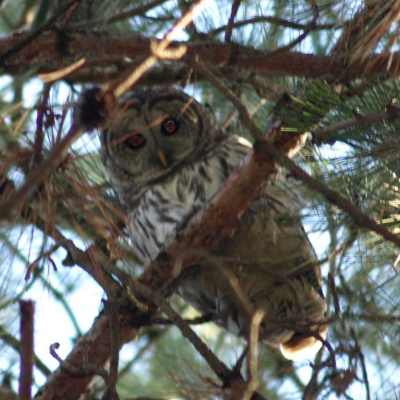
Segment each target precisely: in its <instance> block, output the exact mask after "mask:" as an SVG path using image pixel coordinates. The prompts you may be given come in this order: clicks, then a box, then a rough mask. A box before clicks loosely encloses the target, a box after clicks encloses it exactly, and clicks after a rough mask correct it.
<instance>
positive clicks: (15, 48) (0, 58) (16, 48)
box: [0, 0, 80, 65]
mask: <svg viewBox="0 0 400 400" xmlns="http://www.w3.org/2000/svg"><path fill="white" fill-rule="evenodd" d="M79 1H80V0H72V1H70V2H69V3H67V4H66V5H64V7H61V8H60V9H59V10H58V11H57V13H56V14H55V15H54V16H52V17H51V18H50V19H49V20H48V21H47V22H46V23H45V24H44V25H43V26H41V27H40V28H39V29H37V30H36V31H34V32H32V33H29V34H28V35H21V37H20V38H17V41H16V42H15V44H13V45H12V46H11V47H8V48H7V49H6V50H5V51H0V54H1V55H0V65H4V64H5V63H6V61H7V60H8V59H9V58H11V57H12V56H14V55H15V54H18V53H19V52H20V51H21V50H23V49H24V48H26V47H28V46H30V45H31V44H32V42H34V41H35V40H36V39H37V38H38V37H39V36H40V35H41V34H42V33H43V32H44V31H46V30H47V29H49V28H51V27H52V26H53V25H54V24H55V22H56V21H57V20H58V19H59V18H60V16H62V15H64V14H65V13H66V12H67V11H68V10H70V9H71V8H72V7H74V6H75V5H77V4H78V3H79Z"/></svg>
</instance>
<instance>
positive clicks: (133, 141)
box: [125, 133, 146, 150]
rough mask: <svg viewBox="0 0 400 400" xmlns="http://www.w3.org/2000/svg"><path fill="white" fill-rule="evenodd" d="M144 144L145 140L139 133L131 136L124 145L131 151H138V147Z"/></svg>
mask: <svg viewBox="0 0 400 400" xmlns="http://www.w3.org/2000/svg"><path fill="white" fill-rule="evenodd" d="M145 143H146V138H145V137H144V136H143V135H142V134H140V133H136V134H135V135H132V136H131V137H130V138H129V139H127V140H126V141H125V144H126V145H127V146H128V147H129V148H130V149H132V150H136V149H139V148H140V147H142V146H144V144H145Z"/></svg>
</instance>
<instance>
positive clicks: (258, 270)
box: [178, 181, 326, 359]
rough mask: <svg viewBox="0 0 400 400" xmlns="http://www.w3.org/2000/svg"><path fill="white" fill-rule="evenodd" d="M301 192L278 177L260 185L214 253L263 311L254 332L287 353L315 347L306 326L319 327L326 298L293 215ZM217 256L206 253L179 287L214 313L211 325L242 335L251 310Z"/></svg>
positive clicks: (296, 216) (296, 354)
mask: <svg viewBox="0 0 400 400" xmlns="http://www.w3.org/2000/svg"><path fill="white" fill-rule="evenodd" d="M300 208H301V201H300V197H299V196H298V195H297V194H296V192H295V191H293V190H291V188H290V186H288V185H287V184H286V183H284V182H281V181H275V182H274V183H272V184H271V185H266V186H265V187H264V188H263V189H262V191H261V194H260V197H259V198H258V199H257V201H256V202H255V203H254V204H253V205H252V206H251V208H250V209H249V210H248V211H247V213H245V214H244V215H243V217H242V218H241V220H240V221H239V223H238V226H237V228H236V231H235V233H234V235H233V236H232V237H231V238H228V239H225V240H224V241H223V242H222V243H220V245H219V247H218V248H217V250H216V251H215V253H214V255H218V260H220V262H222V263H223V264H224V265H225V266H228V267H229V268H230V269H231V270H232V271H233V272H234V273H235V276H236V277H237V279H238V282H239V283H240V286H241V289H242V291H243V292H244V293H246V294H247V296H248V299H249V300H250V302H251V304H252V306H253V310H255V309H257V308H261V309H263V310H264V311H265V312H266V318H265V320H264V322H263V324H262V328H261V336H262V339H263V340H264V341H265V342H268V343H270V344H274V345H277V344H280V345H281V348H282V352H283V353H284V355H285V357H287V358H292V359H293V358H300V357H302V352H303V350H305V349H309V348H312V347H318V348H319V347H321V342H320V341H319V340H318V339H315V337H313V334H312V333H310V330H313V331H316V332H317V333H320V334H322V336H324V334H325V333H326V326H325V325H323V321H324V315H325V312H326V303H325V299H324V296H323V293H322V290H321V283H322V280H321V274H320V271H319V266H318V264H317V257H316V254H315V252H314V249H313V247H312V245H311V243H310V241H309V239H308V237H307V235H306V233H305V231H304V228H303V226H302V224H301V220H300ZM217 264H218V263H215V262H212V261H209V260H205V261H204V262H202V263H201V264H199V265H197V266H194V267H193V268H192V271H191V272H188V273H187V277H188V278H186V279H185V278H184V279H183V282H182V284H181V286H180V288H179V290H178V292H179V293H180V294H181V295H182V296H183V297H184V298H185V299H186V300H187V301H188V302H190V303H191V304H192V305H193V306H194V307H195V308H197V309H199V310H200V311H202V312H203V313H212V312H214V313H218V314H221V318H220V319H219V320H218V324H219V325H221V326H223V327H224V328H226V329H228V330H229V331H231V332H232V333H234V334H236V335H240V336H247V335H248V330H249V324H250V319H251V315H249V312H248V310H247V309H246V307H245V306H244V304H243V301H242V300H241V299H240V296H239V295H238V293H235V289H234V286H235V285H233V284H232V282H230V280H229V277H227V275H226V274H225V273H224V269H223V268H220V267H219V266H218V265H217Z"/></svg>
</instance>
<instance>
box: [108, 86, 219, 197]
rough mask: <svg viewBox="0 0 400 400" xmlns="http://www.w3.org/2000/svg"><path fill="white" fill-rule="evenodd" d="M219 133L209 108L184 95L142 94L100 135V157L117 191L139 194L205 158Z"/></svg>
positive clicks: (128, 101) (165, 92)
mask: <svg viewBox="0 0 400 400" xmlns="http://www.w3.org/2000/svg"><path fill="white" fill-rule="evenodd" d="M221 135H223V132H222V131H221V130H219V129H217V128H216V126H215V124H214V123H213V117H212V115H211V113H210V112H209V111H208V110H207V108H206V107H203V106H201V105H200V104H199V103H198V102H196V101H195V100H194V99H193V98H192V97H190V96H188V95H186V94H185V93H183V92H180V91H178V90H174V89H167V90H162V89H160V90H154V89H149V90H141V91H138V92H136V93H134V94H133V95H132V96H131V97H129V98H127V99H126V100H125V101H124V102H122V104H121V105H120V107H119V110H118V112H117V113H116V115H115V117H114V119H113V120H112V121H111V123H110V124H109V127H108V128H107V129H106V130H104V131H103V132H102V158H103V162H104V164H105V166H106V168H107V170H108V172H109V174H110V178H111V180H112V182H113V185H114V186H115V187H116V188H117V190H118V191H120V190H119V189H121V191H123V192H126V190H127V189H128V186H129V185H130V187H131V188H132V187H134V188H135V189H136V190H137V189H141V188H145V187H147V186H149V185H152V184H154V183H156V182H158V181H160V180H163V181H165V180H166V179H168V176H169V175H172V174H173V173H176V172H177V171H179V169H180V167H181V166H183V165H187V164H188V163H191V162H193V161H195V160H196V159H197V158H198V157H200V156H204V154H205V152H207V151H209V150H210V149H212V148H213V147H214V146H215V143H216V140H218V139H217V138H218V136H221Z"/></svg>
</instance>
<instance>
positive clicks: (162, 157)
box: [157, 148, 168, 168]
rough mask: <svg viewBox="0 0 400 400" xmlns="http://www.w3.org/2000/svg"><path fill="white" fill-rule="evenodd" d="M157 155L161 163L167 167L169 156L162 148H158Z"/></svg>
mask: <svg viewBox="0 0 400 400" xmlns="http://www.w3.org/2000/svg"><path fill="white" fill-rule="evenodd" d="M157 155H158V159H159V160H160V161H161V164H162V165H164V167H165V168H167V167H168V163H167V157H165V153H164V152H163V151H162V150H161V149H160V148H157Z"/></svg>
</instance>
